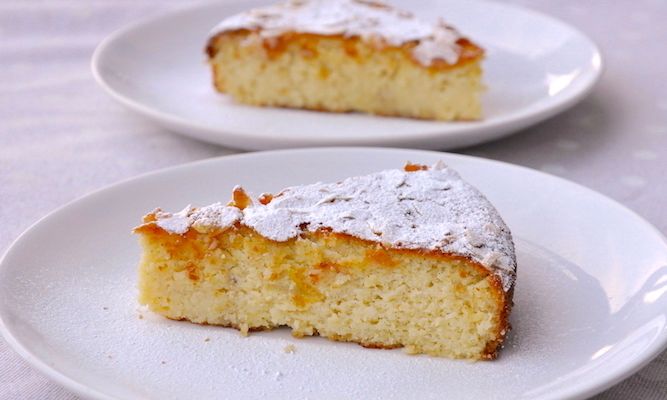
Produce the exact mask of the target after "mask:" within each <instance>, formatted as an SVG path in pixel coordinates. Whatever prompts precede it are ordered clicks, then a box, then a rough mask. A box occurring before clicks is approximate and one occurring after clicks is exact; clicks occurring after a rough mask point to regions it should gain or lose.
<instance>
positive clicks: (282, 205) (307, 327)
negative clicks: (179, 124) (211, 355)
mask: <svg viewBox="0 0 667 400" xmlns="http://www.w3.org/2000/svg"><path fill="white" fill-rule="evenodd" d="M409 169H414V171H411V172H407V171H398V170H395V171H385V172H382V173H377V174H372V175H368V176H364V177H356V178H350V179H347V180H344V181H342V182H340V183H337V184H314V185H307V186H302V187H295V188H289V189H286V190H285V191H283V192H281V193H280V194H278V195H276V196H270V195H264V196H262V197H261V198H260V199H259V200H258V201H255V202H253V201H251V200H250V198H249V197H248V196H247V195H246V194H245V192H243V191H242V190H241V189H236V190H235V191H234V201H233V202H232V203H231V204H230V205H227V206H225V205H222V204H215V205H211V206H208V207H204V208H199V209H194V208H191V207H188V208H186V209H185V210H183V211H182V212H180V213H176V214H170V213H164V212H161V211H156V212H153V213H151V214H149V215H147V216H146V217H145V219H144V224H143V225H141V226H140V227H138V228H137V229H136V232H137V233H138V234H139V235H140V236H141V243H142V247H143V249H144V252H143V256H142V260H141V263H140V267H139V289H140V302H141V303H142V304H145V305H147V306H148V307H149V308H150V309H151V310H152V311H155V312H157V313H159V314H161V315H164V316H166V317H168V318H172V319H185V320H189V321H192V322H195V323H206V324H215V325H223V326H229V327H234V328H237V329H239V330H241V331H242V332H248V331H252V330H258V329H271V328H274V327H278V326H289V327H291V328H292V332H293V334H294V335H295V336H306V335H316V334H319V335H321V336H325V337H328V338H330V339H334V340H340V341H351V342H357V343H360V344H362V345H364V346H367V347H380V348H394V347H404V348H405V350H406V351H407V352H409V353H425V354H430V355H435V356H446V357H452V358H465V359H493V358H495V357H496V356H497V354H498V351H499V349H500V347H501V344H502V342H503V340H504V338H505V336H506V334H507V332H508V330H509V324H508V318H509V313H510V310H511V305H512V292H513V287H514V277H515V268H516V264H515V259H514V247H513V244H512V240H511V236H510V233H509V230H508V229H507V227H506V226H505V224H504V223H503V222H502V220H501V219H500V217H499V216H498V214H497V213H496V212H495V210H494V209H493V208H492V207H491V205H490V204H489V203H488V201H487V200H486V199H485V198H484V197H483V196H481V195H480V194H479V193H478V192H477V191H476V190H475V189H474V188H472V187H471V186H470V185H468V184H466V183H465V182H463V181H462V180H461V179H460V178H459V177H458V175H456V173H454V172H453V171H451V170H450V169H448V168H445V167H443V166H438V167H434V168H431V169H420V168H416V167H410V168H409Z"/></svg>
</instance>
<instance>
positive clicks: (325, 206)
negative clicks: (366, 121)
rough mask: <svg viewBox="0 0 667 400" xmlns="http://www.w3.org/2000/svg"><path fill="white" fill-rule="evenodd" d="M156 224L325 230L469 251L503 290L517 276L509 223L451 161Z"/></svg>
mask: <svg viewBox="0 0 667 400" xmlns="http://www.w3.org/2000/svg"><path fill="white" fill-rule="evenodd" d="M156 217H157V221H156V224H157V225H158V226H160V227H161V228H162V229H164V230H166V231H169V232H172V233H177V234H182V233H184V232H186V231H187V229H188V228H189V227H190V226H193V227H195V228H197V227H210V226H213V227H220V228H225V227H229V226H232V225H233V224H235V223H237V222H240V223H242V224H243V225H246V226H248V227H251V228H253V229H254V230H255V231H257V232H258V233H259V234H261V235H263V236H265V237H267V238H269V239H272V240H276V241H286V240H289V239H292V238H294V237H296V236H298V235H299V234H300V233H302V232H303V231H304V230H308V231H316V230H319V229H323V228H326V229H331V230H332V231H334V232H338V233H345V234H348V235H351V236H355V237H358V238H361V239H365V240H369V241H373V242H378V243H383V244H385V245H386V246H388V247H392V248H405V249H425V250H436V251H441V252H444V253H450V254H456V255H461V256H464V257H467V258H470V259H472V260H474V261H476V262H479V263H480V264H482V265H484V266H485V267H487V268H489V269H491V270H492V271H494V272H495V273H496V274H497V275H498V276H499V277H500V278H501V280H502V282H503V286H504V289H505V290H509V289H510V288H511V286H512V282H513V280H514V276H515V270H516V262H515V256H514V245H513V243H512V237H511V234H510V231H509V229H508V228H507V226H506V225H505V223H504V222H503V220H502V219H501V217H500V216H499V214H498V213H497V211H496V210H495V209H494V208H493V206H492V205H491V203H490V202H489V201H488V200H487V199H486V198H485V197H484V196H483V195H482V194H481V193H480V192H479V191H477V190H476V189H475V188H474V187H472V186H471V185H470V184H468V183H466V182H465V181H463V180H462V179H461V178H460V177H459V175H458V174H457V173H456V172H455V171H454V170H452V169H451V168H448V167H446V166H445V165H444V164H442V163H439V164H436V165H434V166H433V167H431V168H429V169H428V170H420V171H414V172H405V171H403V170H388V171H382V172H378V173H374V174H370V175H365V176H360V177H353V178H348V179H345V180H343V181H341V182H338V183H316V184H311V185H305V186H296V187H291V188H287V189H285V190H284V191H283V192H281V193H280V194H278V195H276V196H275V197H274V198H273V199H272V200H271V201H270V202H269V203H268V204H266V205H263V204H259V203H254V204H252V205H250V206H249V207H247V208H245V209H244V210H240V209H238V208H236V207H232V206H225V205H223V204H221V203H216V204H213V205H210V206H207V207H203V208H200V209H193V208H192V207H190V206H188V207H187V208H186V209H184V210H182V211H181V212H179V213H175V214H169V213H162V212H161V213H158V214H156Z"/></svg>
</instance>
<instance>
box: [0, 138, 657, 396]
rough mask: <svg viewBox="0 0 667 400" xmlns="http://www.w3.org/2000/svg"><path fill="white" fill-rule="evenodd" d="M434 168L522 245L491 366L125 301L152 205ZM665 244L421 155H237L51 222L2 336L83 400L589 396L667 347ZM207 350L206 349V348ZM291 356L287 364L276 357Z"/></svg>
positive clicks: (634, 224)
mask: <svg viewBox="0 0 667 400" xmlns="http://www.w3.org/2000/svg"><path fill="white" fill-rule="evenodd" d="M439 159H442V160H444V161H445V162H446V163H448V164H450V165H451V166H453V167H454V168H456V169H457V170H459V171H460V172H461V174H462V175H463V176H464V178H466V179H467V180H468V181H470V182H471V183H473V184H474V185H476V186H477V187H478V188H479V189H480V190H482V192H484V193H485V194H486V195H487V196H488V198H489V200H491V201H492V202H493V203H494V204H495V205H496V206H497V208H498V209H499V211H500V213H501V214H502V215H503V216H504V218H505V220H506V222H507V223H508V225H509V226H510V228H511V229H512V231H513V234H514V238H515V242H516V245H517V256H518V265H519V270H518V280H517V285H516V292H515V308H514V310H513V314H512V316H511V323H512V325H513V327H514V330H513V331H512V332H511V334H510V337H509V340H508V343H507V346H506V347H505V349H504V350H503V352H502V353H501V356H500V358H499V359H498V360H496V361H492V362H477V363H470V362H465V361H454V360H448V359H442V358H433V357H426V356H410V355H406V354H404V353H403V352H402V351H401V350H372V349H365V348H363V347H360V346H357V345H355V344H351V343H336V342H331V341H327V340H325V339H323V338H312V337H309V338H304V339H295V338H292V337H291V336H290V335H289V332H288V331H287V330H276V331H272V332H262V333H253V334H251V335H250V336H249V337H247V338H244V337H242V336H240V335H239V333H238V332H237V331H235V330H232V329H227V328H220V327H211V326H199V325H194V324H190V323H187V322H175V321H170V320H166V319H164V318H162V317H159V316H157V315H153V314H151V313H150V312H148V311H145V310H142V309H140V308H139V307H138V305H137V300H136V296H137V293H136V289H135V282H136V276H135V275H136V265H137V261H138V259H139V254H140V251H139V247H138V244H137V238H136V237H134V236H133V235H132V234H131V233H130V230H131V228H132V227H134V226H136V225H137V224H139V222H140V218H141V216H142V215H143V214H144V213H146V212H148V211H150V210H152V209H154V208H155V207H157V206H161V207H164V208H165V209H167V210H179V209H181V208H182V207H183V206H185V205H187V204H189V203H192V204H194V205H204V204H207V203H211V202H214V201H220V200H221V201H225V200H226V199H228V198H229V196H230V192H231V189H232V188H233V186H234V185H235V184H237V183H243V184H244V186H245V187H246V188H247V189H249V190H251V191H252V192H254V193H260V192H263V191H270V192H276V191H278V190H279V189H281V188H283V187H284V186H288V185H296V184H302V183H311V182H315V181H335V180H338V179H341V178H344V177H347V176H353V175H357V174H364V173H369V172H374V171H378V170H382V169H388V168H396V167H401V166H402V165H403V164H404V162H405V161H406V160H410V161H412V162H419V163H429V164H430V163H434V162H435V161H437V160H439ZM666 289H667V243H666V241H665V238H664V237H663V236H662V235H661V234H660V233H658V232H657V231H656V230H655V229H654V228H653V227H651V226H650V225H649V224H648V223H646V222H645V221H643V220H642V219H641V218H640V217H638V216H637V215H635V214H634V213H632V212H631V211H629V210H627V209H626V208H624V207H622V206H620V205H619V204H617V203H615V202H613V201H611V200H609V199H607V198H605V197H603V196H602V195H600V194H597V193H595V192H592V191H590V190H588V189H586V188H583V187H581V186H578V185H576V184H573V183H569V182H567V181H565V180H562V179H559V178H556V177H553V176H549V175H546V174H543V173H540V172H536V171H533V170H529V169H526V168H522V167H517V166H512V165H509V164H504V163H499V162H494V161H488V160H484V159H479V158H472V157H467V156H460V155H452V154H443V153H434V152H426V151H419V150H392V149H366V148H331V149H306V150H289V151H277V152H267V153H255V154H245V155H237V156H229V157H223V158H217V159H211V160H207V161H203V162H198V163H194V164H188V165H184V166H181V167H176V168H170V169H167V170H163V171H160V172H156V173H153V174H149V175H144V176H141V177H139V178H136V179H132V180H129V181H126V182H123V183H119V184H117V185H114V186H111V187H109V188H107V189H103V190H101V191H98V192H96V193H93V194H91V195H89V196H86V197H84V198H82V199H80V200H77V201H75V202H73V203H71V204H69V205H67V206H65V207H63V208H61V209H60V210H58V211H56V212H54V213H52V214H51V215H49V216H47V217H45V218H44V219H42V220H41V221H39V222H38V223H37V224H35V225H34V226H33V227H32V228H30V229H29V230H28V231H27V232H26V233H24V234H23V235H22V236H21V237H20V238H19V239H18V240H17V241H16V243H14V245H13V246H12V247H11V248H10V250H9V251H8V252H7V253H6V254H5V256H4V258H3V259H2V261H1V262H0V328H1V329H0V330H1V331H2V333H3V334H4V336H5V337H6V339H7V340H8V341H9V343H10V344H11V345H12V346H13V347H14V348H16V349H17V350H18V352H19V353H20V354H21V355H23V357H25V358H26V359H27V360H28V361H29V362H30V363H32V364H33V365H34V366H36V367H37V368H39V369H40V370H42V371H44V372H45V373H46V374H48V375H49V376H50V377H51V378H53V379H54V380H56V381H58V382H60V383H61V384H63V385H64V386H66V387H68V388H69V389H71V390H73V391H75V392H78V393H79V394H82V395H85V396H89V397H92V398H100V399H111V398H114V399H115V398H124V399H134V398H155V399H179V398H180V399H183V398H202V399H203V398H219V397H221V396H222V397H230V398H298V399H305V398H318V399H334V398H359V399H372V398H383V399H405V398H450V399H481V398H484V399H509V398H512V399H562V398H584V397H586V396H589V395H592V394H594V393H596V392H599V391H601V390H603V389H604V388H607V387H609V386H610V385H612V384H614V383H616V382H618V381H619V380H621V379H622V378H624V377H626V376H628V375H630V374H631V373H633V372H635V371H637V370H638V369H639V368H640V367H641V366H642V365H644V364H646V363H647V362H648V361H650V359H651V358H652V357H654V356H656V355H657V354H658V353H659V352H660V351H661V349H663V348H664V347H665V344H666V342H667V329H666V327H665V324H666V318H665V310H667V294H666V293H665V291H666ZM207 338H208V339H210V340H208V341H207V340H206V339H207ZM288 344H293V345H294V346H296V352H295V353H294V354H287V353H285V352H284V348H285V346H287V345H288Z"/></svg>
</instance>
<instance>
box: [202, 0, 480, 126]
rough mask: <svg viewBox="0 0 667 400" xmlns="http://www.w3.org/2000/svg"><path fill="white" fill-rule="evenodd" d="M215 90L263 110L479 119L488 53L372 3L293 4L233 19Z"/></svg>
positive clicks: (216, 56) (221, 35)
mask: <svg viewBox="0 0 667 400" xmlns="http://www.w3.org/2000/svg"><path fill="white" fill-rule="evenodd" d="M207 53H208V57H209V63H210V65H211V67H212V70H213V82H214V85H215V87H216V89H217V90H218V91H220V92H222V93H227V94H229V95H231V96H232V97H233V98H234V99H235V100H236V101H238V102H240V103H246V104H251V105H259V106H279V107H293V108H305V109H313V110H321V111H332V112H347V111H360V112H366V113H372V114H379V115H394V116H404V117H413V118H424V119H434V120H476V119H480V118H481V116H482V111H481V106H480V93H481V91H482V90H483V85H482V83H481V77H482V69H481V61H482V58H483V54H484V52H483V50H482V49H481V48H480V47H479V46H477V45H476V44H474V43H473V42H471V41H470V40H468V39H466V38H465V37H463V36H461V34H459V33H458V31H456V30H455V29H454V28H452V27H451V26H448V25H446V24H445V23H444V22H442V21H440V22H437V23H429V22H426V21H423V20H420V19H418V18H417V17H415V16H414V15H412V14H411V13H409V12H406V11H401V10H397V9H395V8H392V7H390V6H388V5H386V4H384V3H380V2H377V1H366V0H292V1H287V2H284V3H280V4H278V5H275V6H270V7H265V8H259V9H254V10H250V11H247V12H244V13H241V14H238V15H234V16H232V17H229V18H227V19H225V20H223V21H222V22H220V24H219V25H217V26H216V27H215V28H214V29H213V31H212V32H211V34H210V38H209V41H208V45H207Z"/></svg>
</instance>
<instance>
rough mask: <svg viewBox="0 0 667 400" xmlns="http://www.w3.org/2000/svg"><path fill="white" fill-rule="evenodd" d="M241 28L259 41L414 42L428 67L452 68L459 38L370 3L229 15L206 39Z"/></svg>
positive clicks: (314, 1)
mask: <svg viewBox="0 0 667 400" xmlns="http://www.w3.org/2000/svg"><path fill="white" fill-rule="evenodd" d="M240 29H247V30H252V31H259V34H260V35H261V36H262V37H264V38H271V37H277V36H280V35H281V34H283V33H286V32H297V33H312V34H319V35H343V36H346V37H352V36H357V37H360V38H361V39H362V40H365V41H370V42H373V43H386V44H389V45H393V46H400V45H402V44H405V43H408V42H412V41H416V42H418V44H417V46H416V47H415V48H414V49H413V50H412V52H413V56H414V58H415V59H416V60H417V61H418V62H419V63H421V64H422V65H425V66H429V65H431V64H432V62H433V61H434V60H436V59H439V60H443V61H445V62H447V63H448V64H452V65H453V64H456V63H457V61H458V59H459V54H460V47H459V45H458V44H457V41H458V40H459V39H461V36H460V35H459V33H458V32H457V31H456V30H455V29H453V28H451V27H448V26H447V25H445V24H444V23H443V22H438V23H437V24H431V23H428V22H425V21H422V20H419V19H417V18H416V17H414V16H413V15H412V14H410V13H408V12H405V11H400V10H396V9H394V8H392V7H390V6H388V5H385V4H383V3H380V2H376V1H366V0H290V1H287V2H284V3H280V4H278V5H274V6H270V7H264V8H258V9H254V10H250V11H247V12H244V13H241V14H237V15H234V16H232V17H229V18H227V19H225V20H223V21H222V22H221V23H220V24H218V25H217V26H216V27H215V28H214V29H213V31H212V32H211V36H215V35H217V34H219V33H221V32H228V31H235V30H240Z"/></svg>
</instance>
